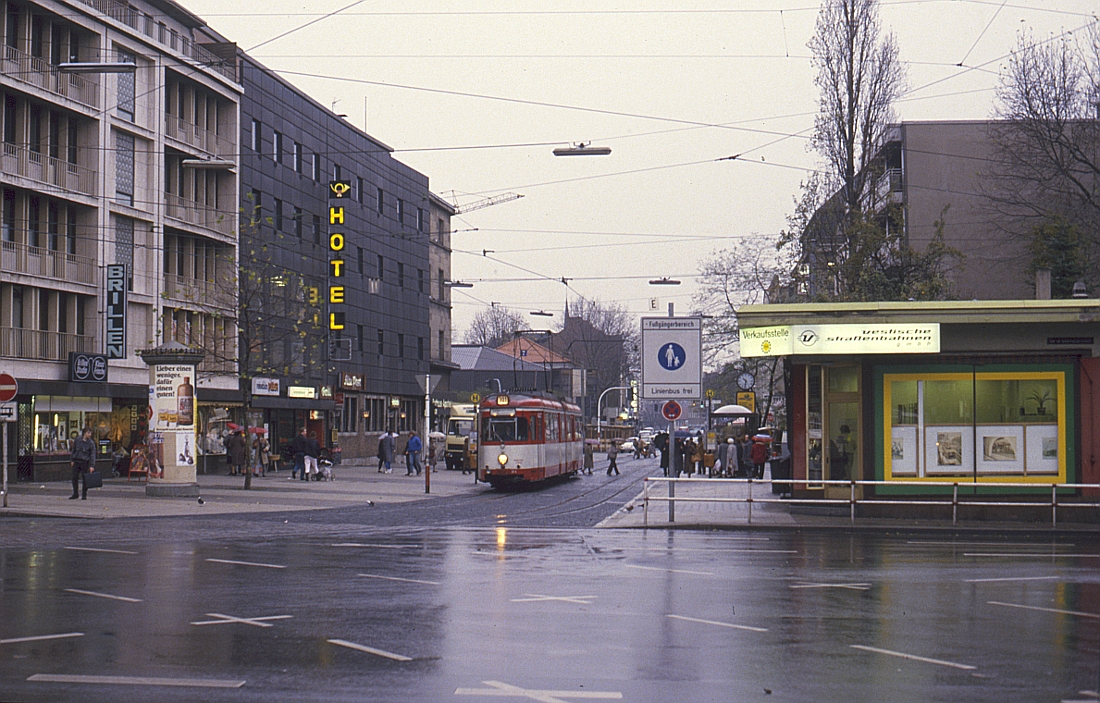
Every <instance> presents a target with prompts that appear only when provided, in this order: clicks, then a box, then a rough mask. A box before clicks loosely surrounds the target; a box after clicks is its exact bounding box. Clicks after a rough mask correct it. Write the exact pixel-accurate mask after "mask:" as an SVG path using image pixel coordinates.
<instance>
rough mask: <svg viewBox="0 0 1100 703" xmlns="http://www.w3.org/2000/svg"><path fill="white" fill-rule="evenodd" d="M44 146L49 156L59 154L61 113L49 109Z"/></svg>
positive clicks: (52, 156)
mask: <svg viewBox="0 0 1100 703" xmlns="http://www.w3.org/2000/svg"><path fill="white" fill-rule="evenodd" d="M46 147H47V149H48V150H49V154H50V158H51V159H56V158H58V157H59V156H61V115H59V114H58V113H56V112H54V111H53V110H50V118H49V129H48V131H47V133H46Z"/></svg>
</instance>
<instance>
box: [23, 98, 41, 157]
mask: <svg viewBox="0 0 1100 703" xmlns="http://www.w3.org/2000/svg"><path fill="white" fill-rule="evenodd" d="M27 148H28V149H30V150H31V151H33V152H34V153H36V154H41V153H42V108H40V107H38V106H37V105H31V114H30V117H29V118H28V123H27Z"/></svg>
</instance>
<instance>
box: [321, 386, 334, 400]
mask: <svg viewBox="0 0 1100 703" xmlns="http://www.w3.org/2000/svg"><path fill="white" fill-rule="evenodd" d="M321 400H332V386H321Z"/></svg>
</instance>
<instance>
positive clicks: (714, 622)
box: [667, 615, 768, 632]
mask: <svg viewBox="0 0 1100 703" xmlns="http://www.w3.org/2000/svg"><path fill="white" fill-rule="evenodd" d="M667 617H670V618H673V619H674V620H687V621H688V622H701V623H703V624H704V625H718V626H719V627H732V628H734V629H736V630H748V631H750V632H767V631H768V628H766V627H749V626H748V625H734V624H733V623H731V622H719V621H717V620H702V619H700V618H689V617H688V616H686V615H669V616H667Z"/></svg>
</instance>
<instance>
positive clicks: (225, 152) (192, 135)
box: [164, 115, 234, 159]
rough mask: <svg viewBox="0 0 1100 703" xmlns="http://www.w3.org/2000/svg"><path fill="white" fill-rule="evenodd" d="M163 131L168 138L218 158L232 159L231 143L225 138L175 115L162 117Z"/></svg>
mask: <svg viewBox="0 0 1100 703" xmlns="http://www.w3.org/2000/svg"><path fill="white" fill-rule="evenodd" d="M164 131H165V134H166V135H168V137H169V138H171V139H175V140H176V141H179V142H182V143H184V144H187V145H189V146H193V147H195V148H196V149H198V150H199V151H202V152H205V153H207V154H209V155H211V156H217V157H219V158H229V159H232V158H233V153H234V148H233V143H232V142H231V141H230V140H228V139H226V138H225V137H223V136H221V135H219V134H214V133H213V132H210V131H207V130H205V129H202V128H201V127H196V126H195V125H193V124H191V123H190V122H187V121H185V120H182V119H180V118H179V117H176V116H175V115H165V116H164Z"/></svg>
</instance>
